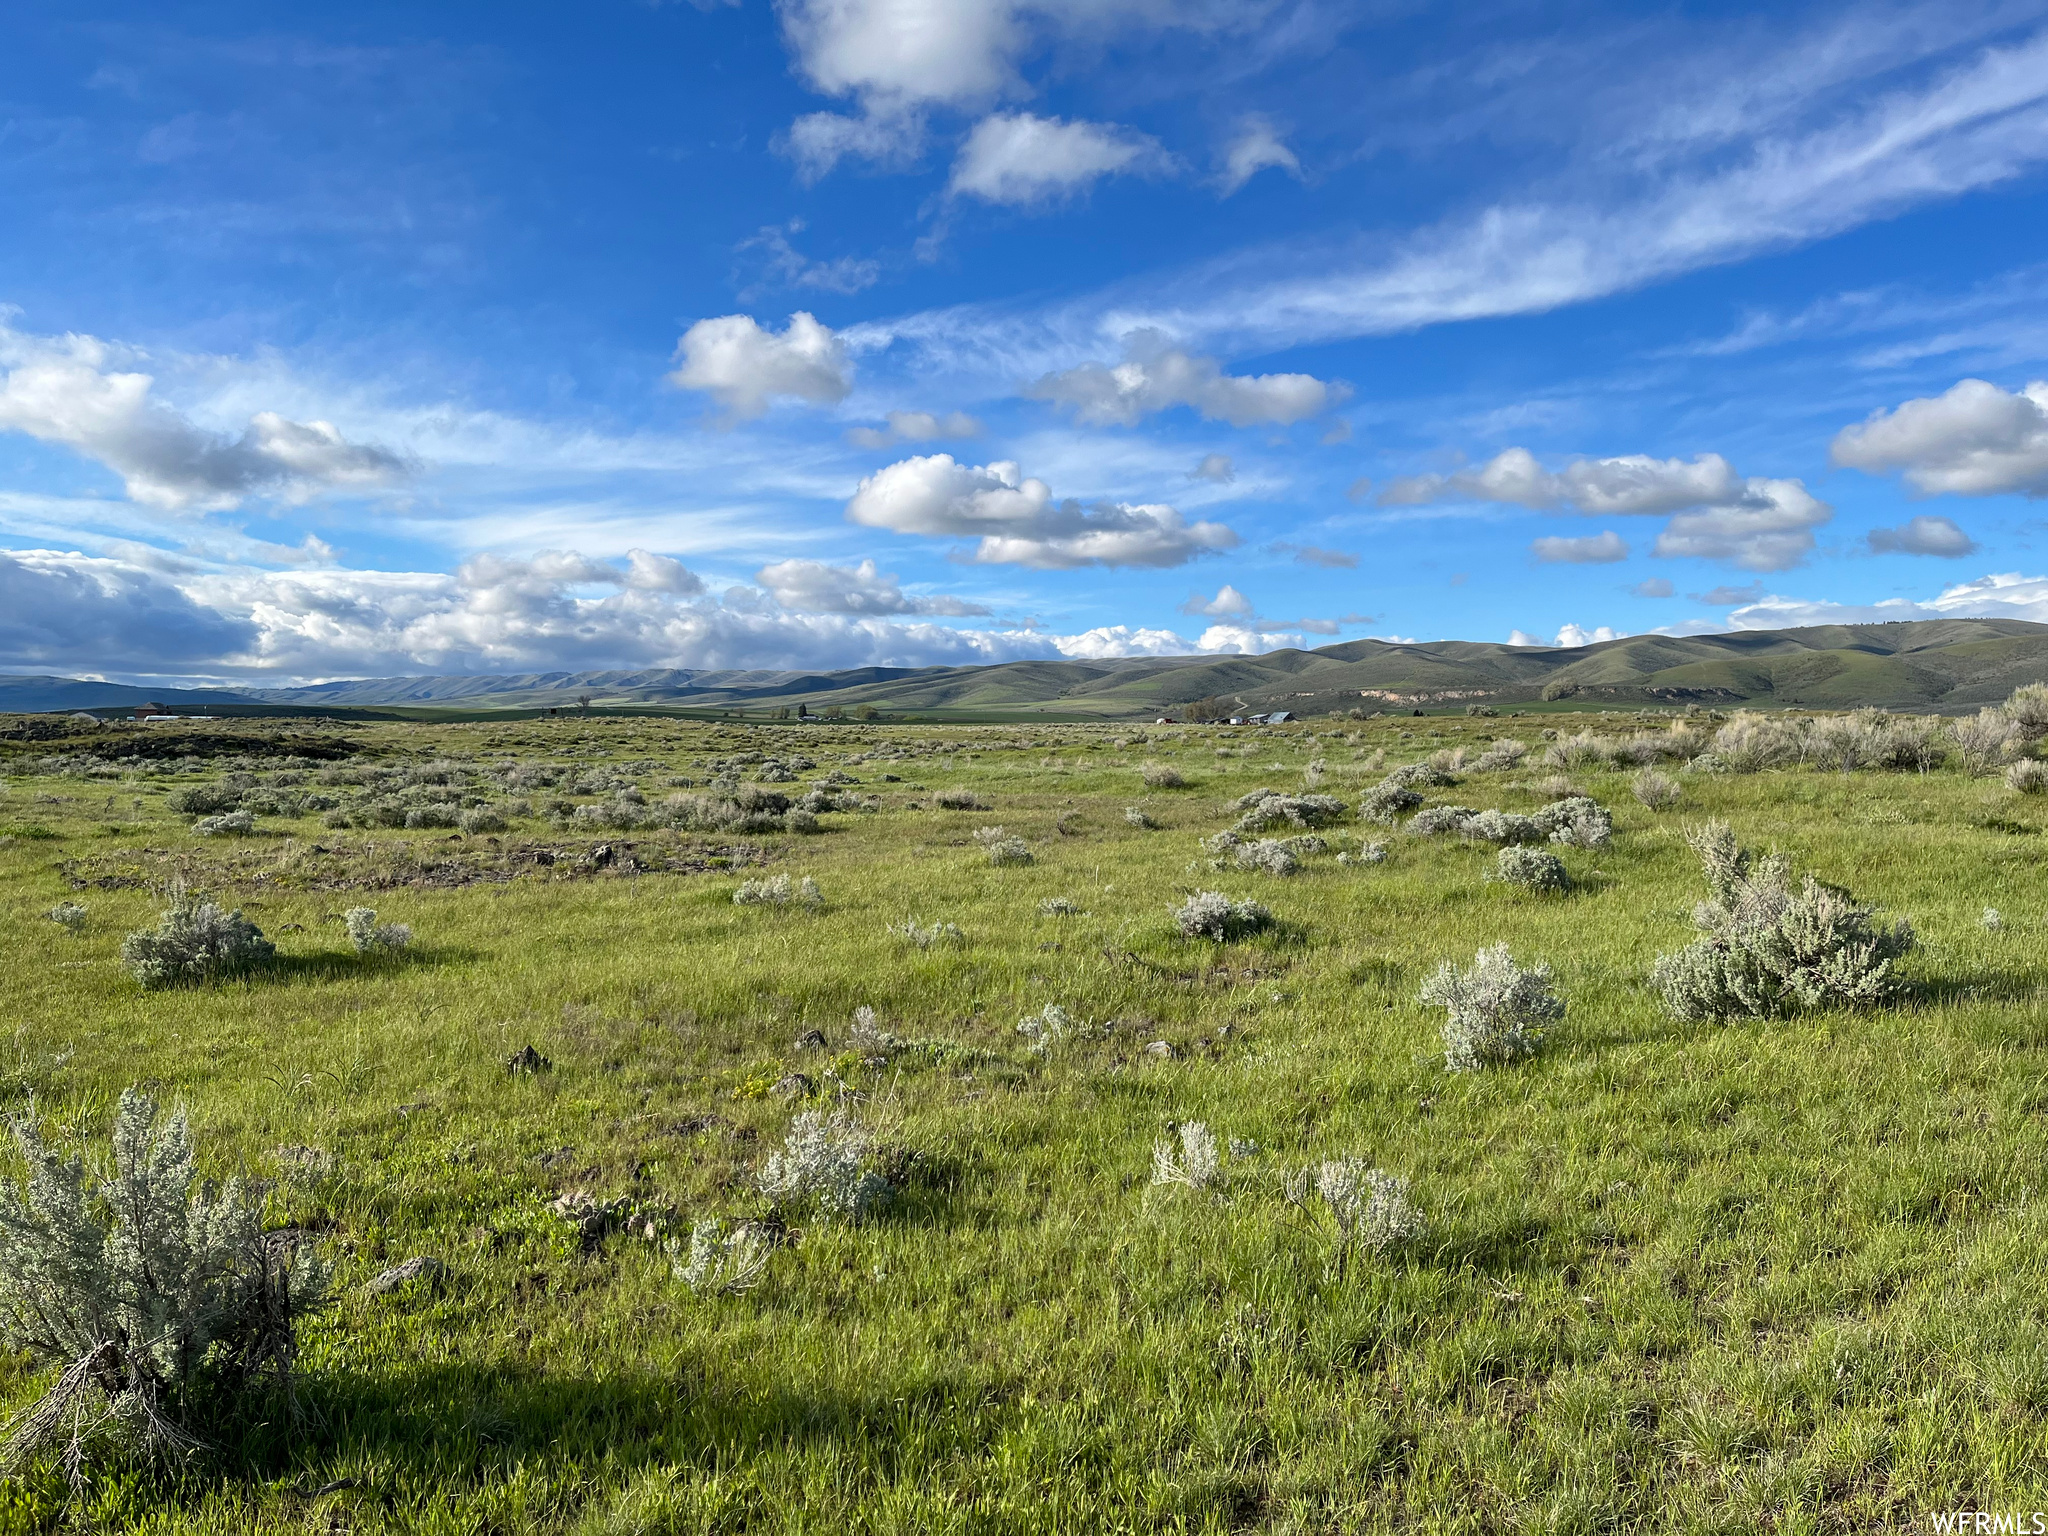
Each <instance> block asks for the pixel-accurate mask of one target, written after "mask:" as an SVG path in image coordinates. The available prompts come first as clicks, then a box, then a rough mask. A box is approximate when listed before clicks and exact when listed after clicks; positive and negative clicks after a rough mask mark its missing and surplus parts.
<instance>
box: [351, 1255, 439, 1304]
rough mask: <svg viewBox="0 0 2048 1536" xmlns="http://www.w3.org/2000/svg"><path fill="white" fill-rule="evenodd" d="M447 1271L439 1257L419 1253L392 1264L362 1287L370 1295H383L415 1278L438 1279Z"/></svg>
mask: <svg viewBox="0 0 2048 1536" xmlns="http://www.w3.org/2000/svg"><path fill="white" fill-rule="evenodd" d="M447 1272H448V1266H447V1265H446V1264H443V1263H442V1262H441V1261H440V1260H439V1259H435V1258H429V1257H428V1256H427V1255H425V1254H421V1255H420V1256H419V1257H418V1258H416V1259H407V1260H406V1261H405V1262H404V1263H403V1264H394V1265H393V1266H392V1267H391V1268H389V1269H387V1270H385V1271H384V1272H383V1273H382V1274H381V1275H379V1276H377V1278H376V1279H374V1280H372V1281H371V1282H370V1283H369V1284H368V1285H366V1286H364V1287H363V1291H364V1293H365V1294H367V1295H371V1296H385V1295H388V1294H390V1293H391V1292H392V1291H395V1290H397V1289H398V1288H399V1287H400V1286H406V1285H411V1284H412V1283H413V1281H415V1280H439V1279H440V1278H441V1276H443V1275H445V1274H446V1273H447Z"/></svg>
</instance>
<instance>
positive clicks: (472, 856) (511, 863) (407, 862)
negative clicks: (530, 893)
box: [56, 837, 770, 891]
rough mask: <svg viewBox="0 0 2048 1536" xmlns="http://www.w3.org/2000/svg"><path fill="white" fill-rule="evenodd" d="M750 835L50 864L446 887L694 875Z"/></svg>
mask: <svg viewBox="0 0 2048 1536" xmlns="http://www.w3.org/2000/svg"><path fill="white" fill-rule="evenodd" d="M769 860H770V854H769V851H768V850H767V849H765V848H763V847H761V846H760V845H759V844H755V843H726V842H712V841H707V840H701V839H678V840H675V841H668V840H661V841H656V840H652V839H647V838H639V839H634V840H631V841H628V840H624V839H616V838H615V839H609V840H605V841H600V842H571V843H563V842H529V841H524V840H518V841H506V840H501V839H497V838H491V839H487V840H484V841H481V842H479V841H476V840H473V839H468V838H463V839H459V840H457V839H450V840H448V841H446V842H404V841H398V840H392V839H377V838H353V837H344V838H335V839H332V840H329V841H323V842H300V841H298V840H297V839H292V840H289V841H287V842H286V843H285V844H284V845H283V846H277V845H274V844H273V845H265V844H261V843H249V844H244V845H241V846H238V847H235V848H232V849H223V850H221V851H219V852H216V851H215V850H213V849H210V848H209V849H205V850H203V851H202V850H199V849H194V848H138V849H121V850H117V851H110V852H107V853H98V854H89V855H86V856H85V857H82V858H75V859H65V860H63V861H61V862H60V863H59V864H58V865H57V866H56V868H57V872H58V873H59V874H61V875H62V876H63V877H64V878H65V879H66V880H68V881H69V882H70V883H71V886H72V889H74V890H81V891H83V890H102V891H118V890H149V889H156V888H160V887H162V886H164V885H166V884H168V883H169V882H170V881H172V880H174V879H182V880H184V881H185V882H186V883H187V884H189V885H195V886H200V887H202V888H204V889H207V890H217V891H391V890H403V889H436V890H453V889H458V888H460V887H463V886H472V885H490V884H504V883H507V882H510V881H513V880H546V881H564V880H571V881H573V880H629V879H634V878H636V877H638V876H640V875H700V874H709V873H712V872H715V871H723V870H731V869H746V868H751V867H754V866H757V865H762V864H766V863H768V862H769Z"/></svg>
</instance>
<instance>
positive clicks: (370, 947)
mask: <svg viewBox="0 0 2048 1536" xmlns="http://www.w3.org/2000/svg"><path fill="white" fill-rule="evenodd" d="M341 920H342V923H343V924H344V925H345V926H346V927H347V929H348V941H349V943H351V944H353V945H354V946H355V948H356V953H357V954H359V955H373V954H396V953H397V952H398V951H399V950H402V949H404V948H406V947H407V946H408V945H410V944H411V943H412V929H411V928H410V927H409V926H407V925H406V924H404V923H379V922H378V921H377V913H376V909H375V908H372V907H350V908H349V909H348V911H347V912H345V913H343V914H342V919H341Z"/></svg>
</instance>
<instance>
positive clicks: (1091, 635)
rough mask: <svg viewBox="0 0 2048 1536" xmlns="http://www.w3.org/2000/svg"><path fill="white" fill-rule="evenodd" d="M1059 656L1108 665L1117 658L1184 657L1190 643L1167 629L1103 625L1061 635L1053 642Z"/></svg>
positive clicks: (1189, 647)
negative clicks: (1077, 632)
mask: <svg viewBox="0 0 2048 1536" xmlns="http://www.w3.org/2000/svg"><path fill="white" fill-rule="evenodd" d="M1053 644H1054V645H1055V646H1057V647H1058V649H1059V653H1060V654H1061V655H1062V656H1066V657H1070V658H1072V659H1073V660H1075V661H1108V660H1110V659H1112V658H1115V657H1119V656H1188V655H1192V654H1193V653H1194V650H1195V647H1194V645H1193V644H1192V643H1190V642H1189V641H1187V640H1184V639H1182V638H1181V637H1180V636H1179V635H1177V634H1175V633H1174V632H1173V631H1172V630H1170V629H1133V628H1131V627H1130V626H1129V625H1127V624H1106V625H1103V626H1101V627H1100V628H1097V629H1089V630H1083V631H1082V632H1081V633H1080V634H1078V635H1061V636H1057V637H1055V638H1054V640H1053Z"/></svg>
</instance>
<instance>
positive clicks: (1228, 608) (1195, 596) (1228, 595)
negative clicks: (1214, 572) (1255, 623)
mask: <svg viewBox="0 0 2048 1536" xmlns="http://www.w3.org/2000/svg"><path fill="white" fill-rule="evenodd" d="M1180 611H1181V612H1182V613H1189V614H1194V615H1196V616H1198V617H1200V618H1205V619H1226V618H1249V617H1251V615H1252V613H1253V612H1254V609H1253V608H1252V600H1251V599H1250V598H1248V597H1246V596H1245V595H1244V594H1243V593H1242V592H1240V591H1238V590H1237V588H1235V587H1233V586H1231V585H1230V584H1229V583H1228V582H1225V583H1224V584H1223V586H1222V587H1221V588H1219V589H1218V591H1217V593H1216V595H1215V596H1214V597H1204V596H1202V594H1201V593H1199V592H1192V593H1190V594H1189V595H1188V600H1187V601H1186V602H1184V603H1182V604H1181V605H1180Z"/></svg>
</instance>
